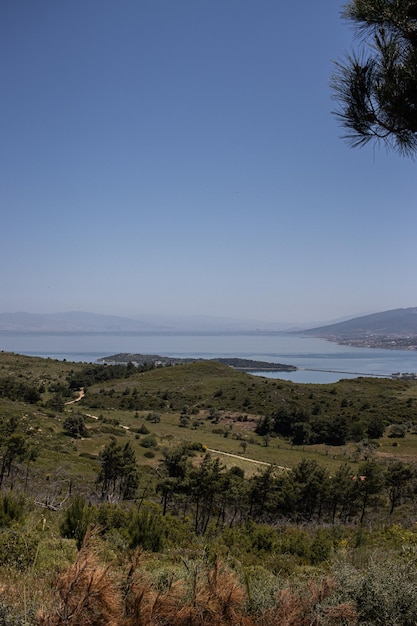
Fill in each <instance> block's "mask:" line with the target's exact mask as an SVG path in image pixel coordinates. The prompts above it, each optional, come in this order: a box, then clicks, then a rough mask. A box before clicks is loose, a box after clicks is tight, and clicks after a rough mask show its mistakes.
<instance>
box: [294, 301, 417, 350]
mask: <svg viewBox="0 0 417 626" xmlns="http://www.w3.org/2000/svg"><path fill="white" fill-rule="evenodd" d="M303 334H305V335H312V336H314V337H320V338H323V339H328V340H330V341H338V342H339V343H347V344H350V345H357V346H368V347H378V348H392V349H395V348H401V349H404V348H406V349H417V307H408V308H402V309H391V310H389V311H382V312H380V313H371V314H370V315H363V316H360V317H354V318H352V319H350V320H347V321H344V322H338V323H335V324H327V325H325V326H318V327H315V328H309V329H307V330H304V331H303Z"/></svg>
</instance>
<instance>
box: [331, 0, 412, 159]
mask: <svg viewBox="0 0 417 626" xmlns="http://www.w3.org/2000/svg"><path fill="white" fill-rule="evenodd" d="M342 17H344V18H345V19H347V20H350V21H352V22H353V23H354V25H355V27H356V30H357V32H358V34H359V35H360V36H361V37H360V41H361V45H360V49H359V52H358V53H355V52H354V53H352V54H351V55H348V56H347V57H346V58H345V60H344V62H337V63H336V71H335V73H334V75H333V77H332V81H331V85H332V90H333V95H334V97H335V99H336V100H337V101H338V103H339V105H340V109H339V110H338V111H335V114H336V116H337V118H338V119H339V121H340V123H341V125H342V126H343V127H344V128H345V129H346V130H347V134H346V135H345V136H344V137H345V139H347V140H348V142H349V143H350V144H351V145H352V146H354V147H356V146H363V145H365V144H367V143H368V142H370V141H372V140H376V141H382V142H384V143H385V144H386V145H387V146H388V147H390V148H393V149H395V150H397V151H399V152H400V154H403V155H406V156H413V155H414V154H415V152H416V151H417V2H416V1H415V0H414V1H412V0H351V1H350V2H349V3H348V4H346V5H345V7H344V10H343V12H342Z"/></svg>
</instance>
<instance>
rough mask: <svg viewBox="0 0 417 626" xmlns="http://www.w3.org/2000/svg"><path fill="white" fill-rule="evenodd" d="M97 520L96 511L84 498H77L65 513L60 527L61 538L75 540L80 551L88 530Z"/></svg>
mask: <svg viewBox="0 0 417 626" xmlns="http://www.w3.org/2000/svg"><path fill="white" fill-rule="evenodd" d="M95 518H96V510H95V509H93V507H91V506H88V505H87V503H86V501H85V500H84V498H82V497H81V496H76V497H75V498H74V499H73V501H72V503H71V504H70V506H69V507H68V509H67V510H66V511H65V514H64V519H63V520H62V522H61V525H60V532H61V536H62V537H66V538H68V539H75V540H76V542H77V548H78V549H80V548H81V545H82V543H83V541H84V537H85V535H86V532H87V529H88V527H89V525H90V524H91V523H92V522H93V521H94V520H95Z"/></svg>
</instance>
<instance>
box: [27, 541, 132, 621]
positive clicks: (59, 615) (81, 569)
mask: <svg viewBox="0 0 417 626" xmlns="http://www.w3.org/2000/svg"><path fill="white" fill-rule="evenodd" d="M93 543H94V537H93V534H92V533H91V531H90V532H88V533H87V535H86V538H85V540H84V543H83V545H82V547H81V549H80V551H79V553H78V555H77V559H76V561H75V563H74V564H73V565H71V567H70V568H69V569H68V570H67V571H66V572H64V573H62V574H60V575H59V576H57V578H56V579H55V581H54V583H53V608H52V610H51V611H50V612H49V614H48V613H41V614H39V615H38V623H39V624H40V625H41V626H104V625H106V626H121V625H122V616H123V612H122V606H121V599H120V593H119V591H118V588H117V586H116V585H115V581H114V578H113V577H112V575H111V573H110V570H109V567H104V566H102V565H99V564H98V561H97V557H96V555H95V552H94V550H93V547H92V545H93Z"/></svg>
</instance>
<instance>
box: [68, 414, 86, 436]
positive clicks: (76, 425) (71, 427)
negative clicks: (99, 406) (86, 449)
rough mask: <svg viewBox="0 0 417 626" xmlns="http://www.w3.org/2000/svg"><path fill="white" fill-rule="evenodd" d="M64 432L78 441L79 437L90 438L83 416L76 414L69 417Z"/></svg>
mask: <svg viewBox="0 0 417 626" xmlns="http://www.w3.org/2000/svg"><path fill="white" fill-rule="evenodd" d="M63 428H64V431H65V432H66V433H67V434H68V435H71V437H74V438H75V439H78V438H79V437H88V430H87V428H86V426H85V419H84V416H83V415H81V414H77V413H74V414H72V415H69V416H68V417H67V418H66V420H65V421H64V423H63Z"/></svg>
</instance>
